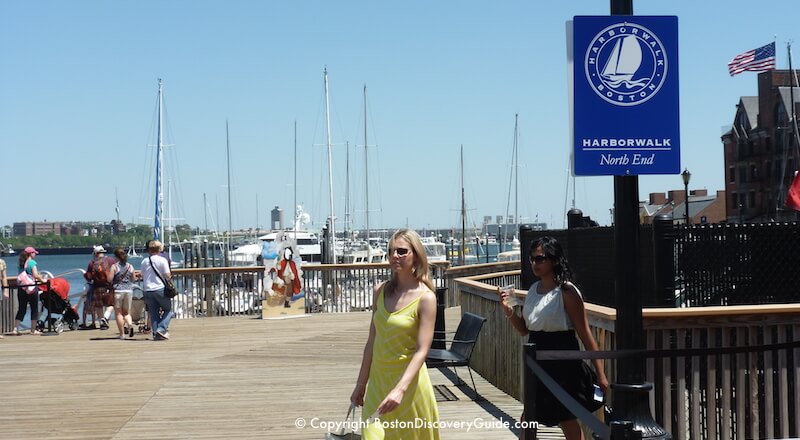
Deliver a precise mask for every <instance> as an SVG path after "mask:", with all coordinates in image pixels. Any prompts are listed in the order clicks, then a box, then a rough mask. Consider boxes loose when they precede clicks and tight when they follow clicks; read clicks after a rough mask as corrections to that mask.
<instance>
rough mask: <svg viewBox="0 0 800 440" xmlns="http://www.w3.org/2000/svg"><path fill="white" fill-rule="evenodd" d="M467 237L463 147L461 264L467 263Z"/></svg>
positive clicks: (462, 154) (462, 149)
mask: <svg viewBox="0 0 800 440" xmlns="http://www.w3.org/2000/svg"><path fill="white" fill-rule="evenodd" d="M466 237H467V204H466V201H465V200H464V145H463V144H462V145H461V251H460V252H459V253H458V256H459V260H460V264H461V265H462V266H463V265H464V262H465V261H466V258H465V255H464V250H465V245H464V240H465V239H466Z"/></svg>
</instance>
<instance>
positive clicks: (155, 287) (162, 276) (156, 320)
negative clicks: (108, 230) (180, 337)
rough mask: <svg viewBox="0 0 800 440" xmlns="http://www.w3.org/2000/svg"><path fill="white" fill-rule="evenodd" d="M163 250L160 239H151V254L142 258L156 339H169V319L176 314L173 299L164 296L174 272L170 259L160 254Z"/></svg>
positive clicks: (146, 297)
mask: <svg viewBox="0 0 800 440" xmlns="http://www.w3.org/2000/svg"><path fill="white" fill-rule="evenodd" d="M163 250H164V245H163V244H161V242H160V241H158V240H151V241H150V244H149V245H148V247H147V253H148V254H149V255H148V256H147V258H144V259H143V260H142V266H141V272H142V280H143V286H142V287H143V288H144V301H145V304H147V312H148V314H149V315H150V320H151V322H152V326H151V327H152V329H153V340H156V341H158V340H162V339H169V321H170V320H171V319H172V316H173V315H174V314H173V313H172V301H171V300H170V299H169V298H167V297H166V296H164V281H166V280H169V279H170V278H171V277H172V272H171V271H170V269H169V261H167V259H166V258H164V257H162V256H161V255H159V254H160V253H161V252H162V251H163ZM162 280H163V281H162Z"/></svg>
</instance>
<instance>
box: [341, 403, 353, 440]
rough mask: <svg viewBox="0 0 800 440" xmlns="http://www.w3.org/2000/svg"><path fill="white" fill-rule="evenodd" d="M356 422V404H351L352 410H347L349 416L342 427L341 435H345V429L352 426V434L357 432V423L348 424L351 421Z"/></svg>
mask: <svg viewBox="0 0 800 440" xmlns="http://www.w3.org/2000/svg"><path fill="white" fill-rule="evenodd" d="M351 419H352V420H353V421H355V419H356V404H355V403H352V402H351V403H350V408H349V409H348V410H347V415H346V416H344V423H343V424H342V427H341V428H340V429H339V435H344V427H345V426H347V425H350V430H351V432H356V429H355V423H347V422H348V421H349V420H351Z"/></svg>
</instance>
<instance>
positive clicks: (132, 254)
mask: <svg viewBox="0 0 800 440" xmlns="http://www.w3.org/2000/svg"><path fill="white" fill-rule="evenodd" d="M131 258H142V256H141V255H139V254H138V253H137V252H136V239H135V238H134V239H133V240H132V241H131V247H129V248H128V259H131Z"/></svg>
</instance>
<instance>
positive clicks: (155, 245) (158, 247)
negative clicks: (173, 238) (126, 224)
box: [147, 240, 164, 252]
mask: <svg viewBox="0 0 800 440" xmlns="http://www.w3.org/2000/svg"><path fill="white" fill-rule="evenodd" d="M163 250H164V245H163V244H162V243H161V242H160V241H158V240H150V244H149V245H148V246H147V251H148V252H153V251H155V252H161V251H163Z"/></svg>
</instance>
